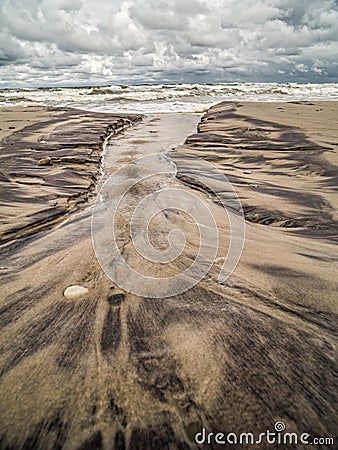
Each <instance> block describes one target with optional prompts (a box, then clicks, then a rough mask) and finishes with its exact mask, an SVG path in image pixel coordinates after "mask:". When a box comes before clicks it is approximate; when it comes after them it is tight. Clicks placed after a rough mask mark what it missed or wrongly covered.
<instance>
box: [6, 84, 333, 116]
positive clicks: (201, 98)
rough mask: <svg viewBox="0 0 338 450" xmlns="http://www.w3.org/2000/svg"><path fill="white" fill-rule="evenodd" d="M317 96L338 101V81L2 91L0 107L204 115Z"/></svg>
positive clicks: (312, 98) (118, 85)
mask: <svg viewBox="0 0 338 450" xmlns="http://www.w3.org/2000/svg"><path fill="white" fill-rule="evenodd" d="M315 100H338V83H322V84H313V83H285V84H280V83H219V84H211V83H210V84H138V85H126V84H117V85H107V86H87V87H54V88H21V89H0V106H9V105H12V106H28V105H46V106H55V107H60V106H61V107H65V106H67V107H73V108H79V109H84V110H90V111H102V112H114V113H115V112H119V113H121V112H125V113H131V112H134V113H141V114H146V113H170V112H189V113H191V112H196V113H201V112H204V111H206V110H207V109H208V108H209V107H210V106H212V105H214V104H216V103H219V102H221V101H243V102H244V101H250V102H251V101H255V102H275V101H278V102H288V101H315Z"/></svg>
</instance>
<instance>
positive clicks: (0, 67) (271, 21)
mask: <svg viewBox="0 0 338 450" xmlns="http://www.w3.org/2000/svg"><path fill="white" fill-rule="evenodd" d="M337 55H338V0H0V86H1V87H30V86H31V87H33V86H34V87H36V86H77V85H102V84H117V83H206V82H211V83H212V82H273V81H277V82H297V81H300V82H319V83H321V82H337V81H338V75H337V74H338V56H337Z"/></svg>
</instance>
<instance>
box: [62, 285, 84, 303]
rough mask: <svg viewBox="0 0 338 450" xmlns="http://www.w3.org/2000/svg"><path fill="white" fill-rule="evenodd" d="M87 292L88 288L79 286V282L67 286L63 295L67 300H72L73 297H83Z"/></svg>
mask: <svg viewBox="0 0 338 450" xmlns="http://www.w3.org/2000/svg"><path fill="white" fill-rule="evenodd" d="M87 293H88V289H87V288H86V287H84V286H80V285H79V284H74V285H72V286H68V287H67V289H65V291H64V293H63V295H64V296H65V297H66V298H68V299H69V300H73V299H75V298H79V297H83V296H84V295H86V294H87Z"/></svg>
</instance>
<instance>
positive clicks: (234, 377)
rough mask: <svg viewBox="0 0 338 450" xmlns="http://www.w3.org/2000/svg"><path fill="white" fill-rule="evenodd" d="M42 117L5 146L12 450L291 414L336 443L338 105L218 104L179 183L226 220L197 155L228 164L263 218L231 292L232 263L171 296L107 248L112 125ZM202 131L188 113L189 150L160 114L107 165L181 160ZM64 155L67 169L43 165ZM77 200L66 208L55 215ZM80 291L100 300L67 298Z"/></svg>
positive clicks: (167, 434)
mask: <svg viewBox="0 0 338 450" xmlns="http://www.w3.org/2000/svg"><path fill="white" fill-rule="evenodd" d="M35 113H36V116H35V119H34V124H33V125H29V126H28V127H27V126H24V125H22V124H21V125H18V129H17V130H16V133H14V134H8V132H6V136H5V137H4V140H3V141H2V143H1V147H2V149H1V158H2V164H1V172H2V173H3V178H2V179H1V188H2V189H4V195H2V198H1V202H2V203H1V214H2V215H3V217H4V218H5V221H4V225H2V226H3V227H4V228H3V229H2V237H3V241H2V246H1V252H2V262H1V265H2V267H1V285H2V286H1V292H2V296H1V297H2V298H1V316H0V321H1V327H2V331H1V358H0V364H1V374H2V381H1V406H0V423H1V427H0V429H1V434H2V440H1V448H10V449H19V448H24V449H29V448H31V449H44V450H45V449H52V448H67V449H100V448H105V449H106V448H107V449H111V448H115V449H123V448H128V449H187V448H197V445H196V444H194V442H193V436H194V434H195V433H196V432H198V431H200V430H201V428H202V427H205V428H206V430H207V431H208V432H214V433H215V432H224V433H225V432H231V431H232V432H235V433H241V432H253V433H255V434H256V435H258V434H259V433H260V432H264V431H266V430H267V429H270V430H273V426H274V423H275V422H276V421H278V420H283V421H284V422H285V424H286V426H287V431H290V432H298V433H300V434H301V433H310V434H311V435H319V436H334V435H335V433H336V430H337V413H336V405H337V389H336V373H337V367H338V364H337V336H336V331H337V303H336V299H335V292H336V290H337V282H336V278H337V277H336V273H337V258H336V256H337V255H336V247H335V244H336V242H335V239H336V230H337V224H336V218H337V216H336V214H337V196H336V192H335V189H336V185H337V142H338V141H337V138H338V136H337V134H338V132H337V129H336V123H337V113H338V104H337V103H336V102H316V103H315V104H310V103H305V104H295V103H287V104H282V103H280V104H254V103H247V104H244V103H242V104H235V103H231V104H229V103H224V104H221V105H217V106H215V107H213V108H211V109H210V110H209V111H208V113H207V114H206V115H205V116H204V117H203V118H202V120H201V122H200V124H199V125H198V131H199V132H198V133H196V134H192V135H190V136H189V137H188V138H187V139H186V141H185V143H184V144H183V145H182V146H179V147H178V148H177V149H176V152H174V154H173V155H172V159H173V161H174V162H175V163H176V164H177V167H178V173H177V179H176V180H175V181H174V182H175V183H177V184H178V185H181V186H182V188H183V189H187V190H193V191H194V192H196V193H197V195H198V196H200V197H201V198H208V202H209V203H210V208H211V209H212V211H213V215H214V217H216V218H218V217H219V218H221V217H222V208H221V206H220V205H219V202H218V200H217V198H216V197H213V196H211V197H210V192H206V191H205V190H204V189H203V186H196V185H195V184H194V183H193V180H192V177H191V175H192V173H193V171H194V170H198V165H197V166H196V165H195V166H194V165H193V164H192V162H191V159H189V155H197V156H199V157H202V158H204V159H206V160H209V161H211V162H212V163H213V164H215V165H216V166H217V167H218V168H219V169H220V170H222V171H224V173H225V174H226V176H227V177H228V178H229V179H230V181H231V182H232V184H233V185H234V187H235V188H236V190H237V192H238V195H239V197H240V199H241V202H242V205H243V208H244V211H245V216H246V220H247V223H246V242H245V248H244V252H243V255H242V258H241V261H240V263H239V265H238V266H237V268H236V270H235V272H234V273H233V275H232V276H231V277H230V278H229V279H228V280H227V281H226V283H224V284H221V283H218V282H217V275H218V272H219V267H218V264H217V263H216V264H215V265H214V267H213V268H212V270H211V271H210V273H209V275H208V276H207V277H206V278H205V279H204V280H203V281H202V282H201V283H199V284H198V285H197V286H195V287H194V288H193V289H191V290H189V291H187V292H185V293H183V294H180V295H177V296H174V297H171V298H167V299H154V298H150V297H142V298H141V297H138V296H136V295H131V294H127V293H123V292H121V291H120V290H119V289H118V288H117V287H116V286H114V284H113V283H112V282H111V281H110V280H109V279H108V278H107V277H106V276H105V275H104V273H103V272H102V270H101V268H100V266H99V264H98V262H97V260H96V258H95V255H94V252H93V249H92V242H91V238H90V216H91V207H92V205H93V201H94V196H93V195H88V192H91V191H93V192H94V191H95V183H96V178H97V170H98V158H99V156H100V149H101V147H100V146H98V141H99V139H98V138H99V136H105V135H107V134H105V133H106V130H107V126H108V123H111V116H110V117H107V116H105V115H91V114H90V113H87V114H89V116H86V117H85V118H84V117H83V116H81V113H80V112H74V111H73V112H72V111H68V110H67V111H55V110H52V111H48V121H47V122H48V123H45V120H44V121H43V122H40V121H41V114H42V113H43V114H44V111H42V112H41V111H40V110H37V111H35ZM81 117H82V118H81ZM88 117H89V118H88ZM60 119H62V120H64V121H65V122H64V123H62V122H61V121H60ZM124 119H126V120H129V121H132V122H133V121H134V120H136V118H133V117H130V116H129V117H126V118H124ZM30 120H33V118H32V117H30ZM88 120H90V124H89V123H88ZM116 120H118V119H116ZM176 120H179V117H178V118H177V119H176ZM195 120H196V118H194V117H192V116H189V115H186V117H182V118H181V126H180V129H179V132H177V140H175V137H174V136H175V131H173V127H174V126H175V124H174V123H173V121H172V117H163V116H158V117H155V118H153V119H149V120H144V122H143V123H140V124H138V125H136V127H135V128H134V129H133V128H129V129H128V130H126V131H125V132H124V134H123V136H121V138H119V139H116V141H115V139H113V141H112V146H111V147H110V148H109V149H108V150H109V151H108V150H107V155H106V158H107V161H106V163H107V164H110V166H111V169H112V170H113V169H114V164H119V160H120V162H128V161H130V160H132V159H133V158H135V157H136V156H138V155H139V154H140V153H142V152H143V151H148V152H153V151H156V148H157V147H160V148H158V150H163V148H165V147H166V146H168V148H165V149H166V150H170V148H171V146H173V145H177V144H179V143H180V142H182V141H183V140H184V139H183V136H184V130H187V132H188V133H187V134H190V133H191V131H190V130H191V127H192V125H193V124H194V121H195ZM81 124H82V125H81ZM121 125H122V124H121ZM128 125H129V123H128ZM6 126H8V124H7V125H6ZM19 126H20V130H19ZM22 126H24V127H23V128H22ZM50 126H52V131H50V130H51V129H50ZM46 127H47V128H46ZM1 128H4V127H1ZM74 128H76V129H77V130H78V131H79V132H77V133H76V138H75V142H74ZM88 128H90V130H91V132H92V131H93V130H94V131H95V133H94V132H93V133H91V134H89V133H88V132H87V131H88ZM169 129H171V132H170V133H171V137H170V139H168V140H166V139H165V136H166V134H169V132H168V130H169ZM84 130H86V131H84ZM14 131H15V130H14ZM61 137H62V139H61ZM41 140H42V141H46V142H41ZM59 143H61V144H60V145H59ZM75 143H76V145H75ZM88 143H91V144H92V145H91V146H88V145H87V144H88ZM11 144H13V145H11ZM72 144H74V145H72ZM11 147H14V148H16V149H17V152H16V153H15V152H14V151H13V150H11ZM74 147H75V148H74ZM31 148H34V151H33V152H32V151H31V150H30V149H31ZM93 149H94V151H93ZM144 149H145V150H144ZM18 152H19V153H18ZM113 152H116V153H115V155H118V158H116V157H113V156H112V161H111V162H110V163H109V161H108V160H109V158H110V157H111V156H110V155H113ZM15 155H16V156H15ZM18 155H19V156H18ZM70 156H71V157H74V158H76V161H74V160H72V161H69V157H70ZM46 157H50V158H51V161H48V164H51V165H47V166H44V165H42V166H39V165H38V163H39V161H40V160H41V159H42V158H46ZM15 158H17V159H15ZM79 159H80V160H81V162H78V160H79ZM83 160H85V162H83ZM88 160H89V161H88ZM13 162H15V167H16V170H15V171H14V170H13ZM61 169H62V170H61ZM60 170H61V175H62V176H61V175H59V174H60ZM81 170H84V172H81ZM46 171H48V172H46ZM92 172H94V173H95V178H94V179H93V178H92V177H91V175H89V174H91V173H92ZM13 173H15V175H13ZM26 174H28V178H32V177H35V178H33V180H30V181H33V187H32V183H22V180H23V179H25V178H27V177H26ZM37 174H38V175H37ZM51 174H52V175H53V176H50V175H51ZM14 176H15V177H16V178H14ZM36 178H39V180H38V182H36V183H35V180H36ZM209 178H210V177H209ZM70 179H71V182H70V181H69V180H70ZM41 180H42V181H41ZM38 183H40V185H41V186H43V188H39V186H40V185H38ZM210 184H211V185H212V186H213V187H214V190H215V191H216V192H218V190H219V186H218V185H217V183H216V182H215V181H214V180H212V179H208V180H207V185H210ZM33 188H34V191H31V189H33ZM78 193H79V196H78V197H77V196H76V194H78ZM218 193H219V194H220V195H222V191H221V189H220V190H219V192H218ZM74 195H75V199H74ZM69 199H70V200H69ZM52 202H59V204H55V205H54V204H53V203H52ZM69 204H70V205H71V206H69ZM11 205H13V206H11ZM59 205H60V206H61V207H63V208H65V209H64V210H62V211H63V212H62V215H60V216H59V217H58V219H57V220H55V221H54V219H53V220H50V221H49V220H47V221H45V220H44V219H45V218H46V214H47V213H46V210H47V211H48V210H49V209H50V210H53V208H55V209H56V208H58V207H59ZM65 205H67V206H65ZM11 208H13V209H12V210H11ZM26 208H27V209H26ZM10 211H13V212H12V213H11V212H10ZM25 211H30V213H29V214H28V213H25ZM41 211H42V213H41ZM31 212H34V214H33V217H39V220H38V221H32V219H31V216H32V214H31ZM35 213H37V214H36V215H35ZM39 214H43V216H42V220H40V217H41V216H39ZM48 217H50V215H49V213H48ZM180 219H181V218H180V215H178V216H177V217H174V218H170V220H171V221H173V222H174V223H177V222H179V221H180V224H181V225H182V223H183V226H185V227H186V229H187V230H188V231H189V233H188V234H189V241H188V244H189V252H188V255H187V260H188V261H189V259H190V258H191V255H192V254H193V253H194V251H193V250H194V246H196V242H197V240H196V238H195V236H194V232H193V231H192V232H191V233H190V228H189V224H188V223H187V224H185V222H184V220H180ZM126 220H127V218H121V222H120V227H121V230H124V225H125V223H124V221H126ZM170 220H169V221H170ZM161 226H163V230H162V229H161V228H159V229H157V231H158V230H159V231H160V233H159V235H158V233H157V234H156V238H157V239H158V240H159V241H161V239H162V235H161V231H163V234H165V231H166V228H165V227H166V222H165V221H163V222H161ZM224 230H225V231H226V224H224ZM154 235H155V234H154ZM122 238H123V233H122ZM190 253H191V254H190ZM220 254H222V249H220ZM74 284H79V285H82V286H84V287H86V288H87V289H88V293H87V294H85V295H83V296H82V297H79V298H76V299H73V300H72V299H67V298H65V297H64V296H63V292H64V289H65V288H66V287H67V286H70V285H74ZM313 447H314V448H316V446H313ZM204 448H217V446H216V445H209V446H205V447H204ZM223 448H224V446H223ZM241 448H250V447H249V446H245V445H243V446H242V447H241ZM290 448H292V447H290ZM297 448H301V446H298V447H297ZM322 448H324V447H322Z"/></svg>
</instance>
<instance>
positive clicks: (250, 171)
mask: <svg viewBox="0 0 338 450" xmlns="http://www.w3.org/2000/svg"><path fill="white" fill-rule="evenodd" d="M244 173H247V174H249V173H252V170H244Z"/></svg>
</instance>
